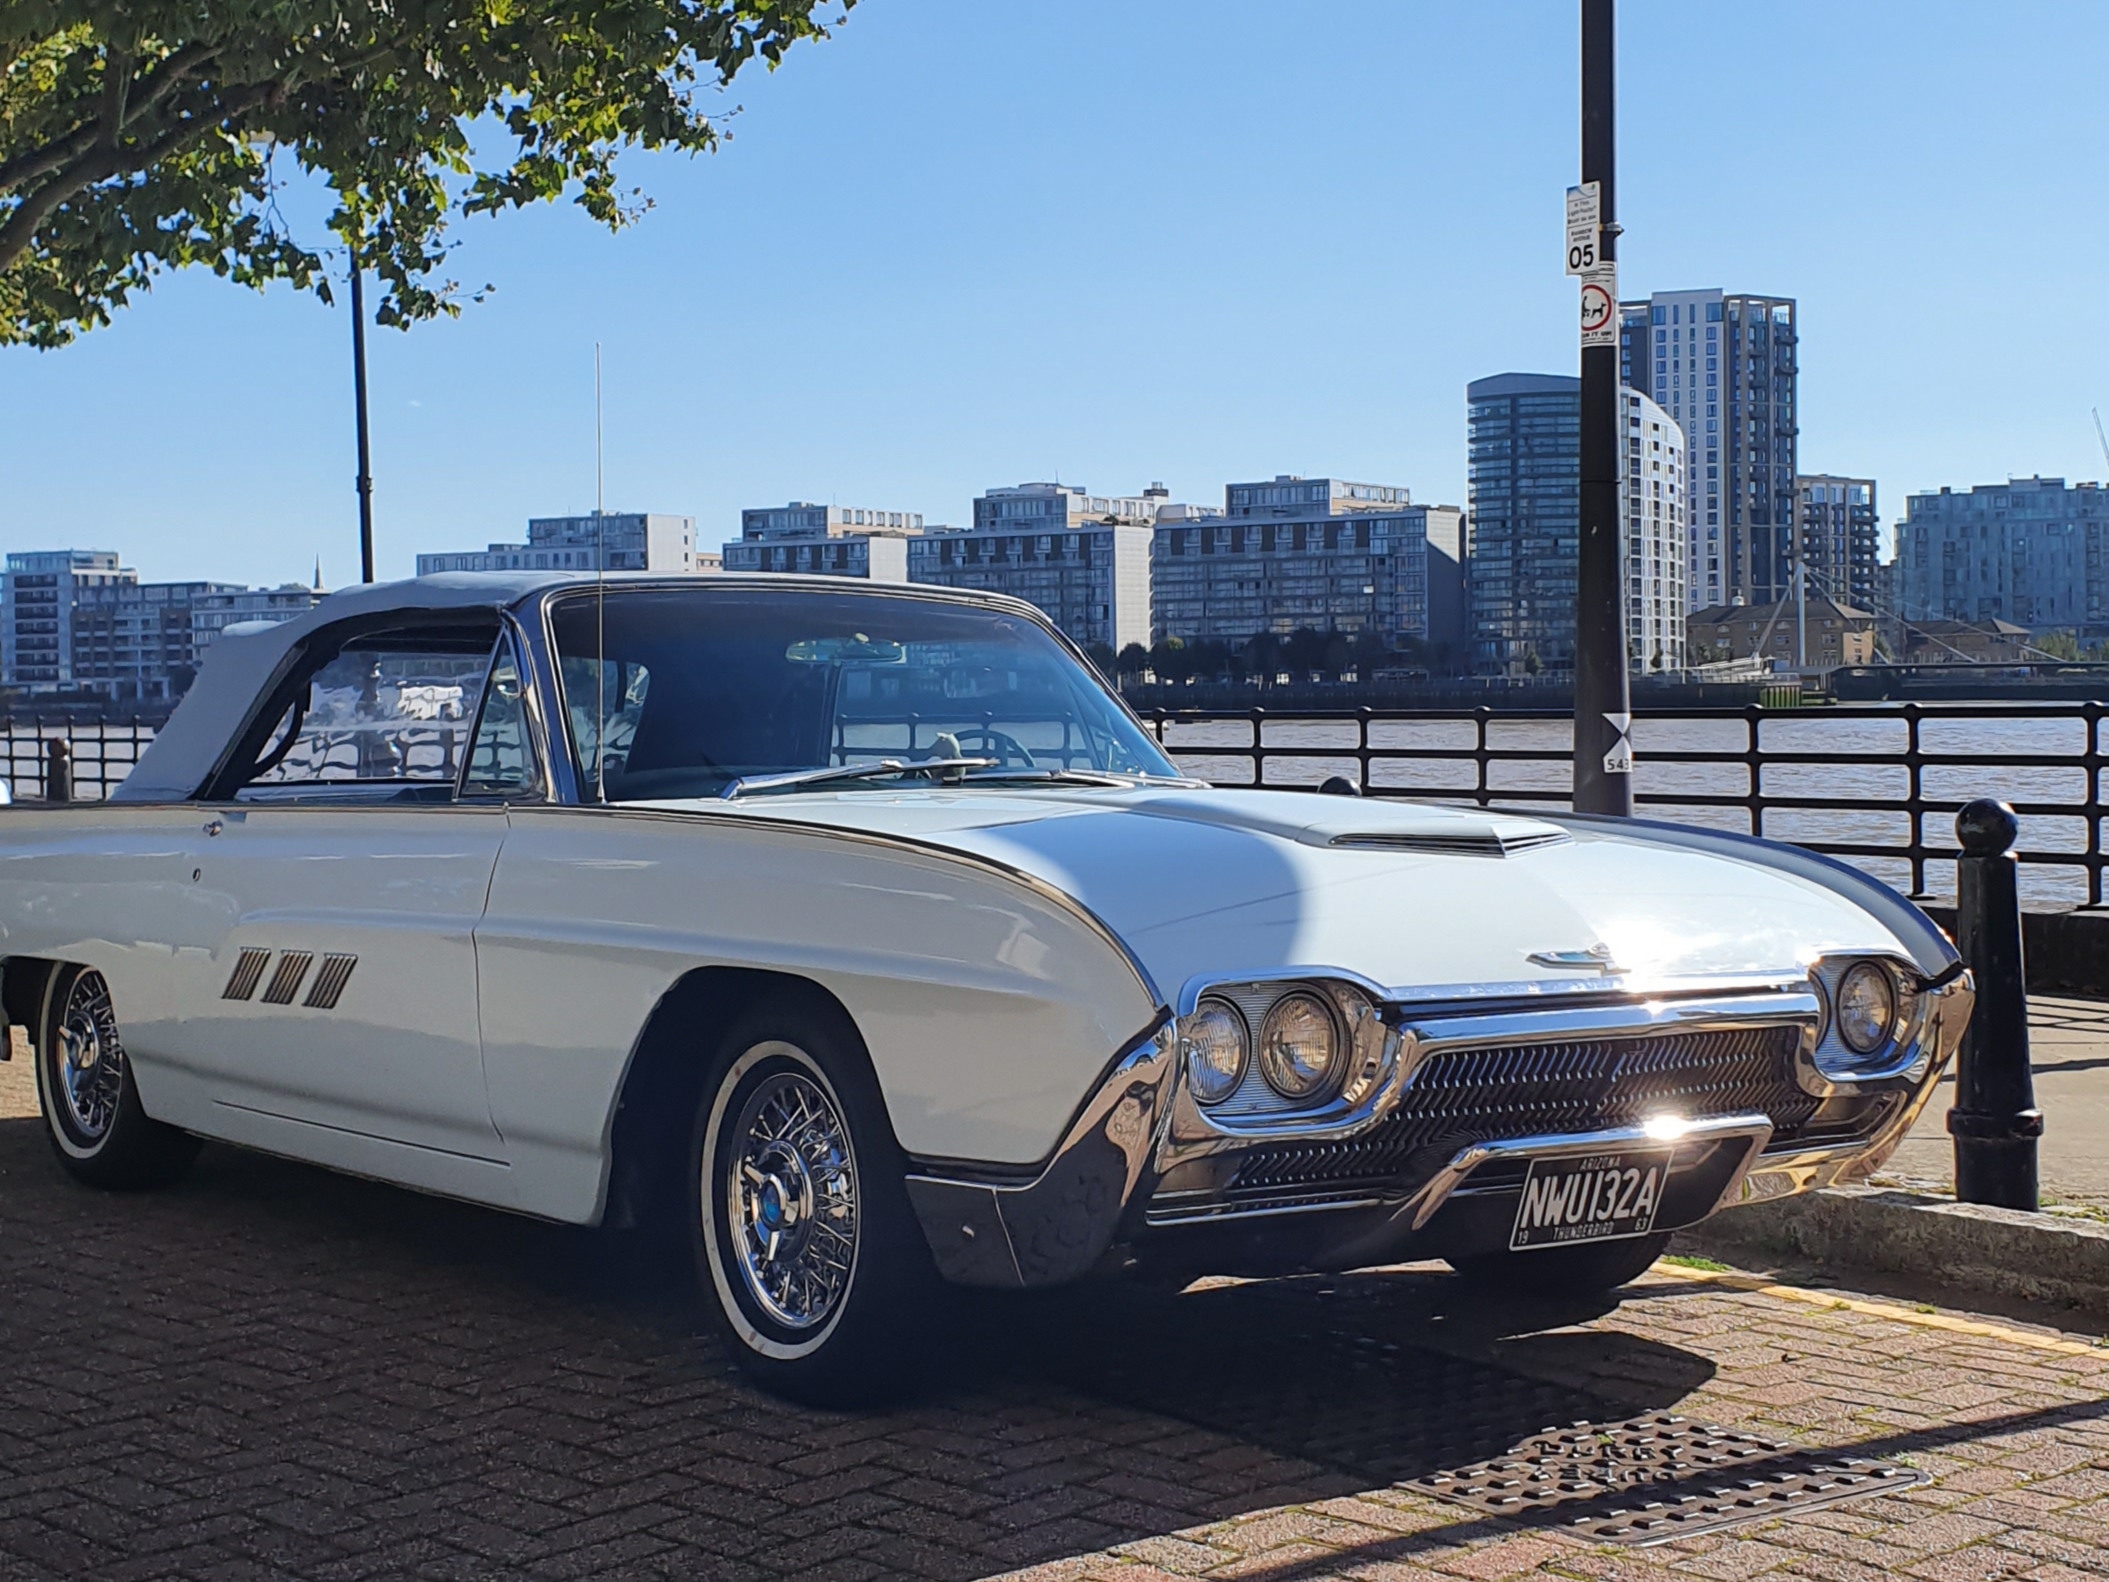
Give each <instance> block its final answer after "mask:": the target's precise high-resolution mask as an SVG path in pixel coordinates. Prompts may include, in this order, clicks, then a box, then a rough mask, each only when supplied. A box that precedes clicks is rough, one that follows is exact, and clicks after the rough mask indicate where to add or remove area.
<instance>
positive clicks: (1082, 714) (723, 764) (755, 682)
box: [551, 588, 1178, 802]
mask: <svg viewBox="0 0 2109 1582" xmlns="http://www.w3.org/2000/svg"><path fill="white" fill-rule="evenodd" d="M600 603H601V600H600V599H599V598H598V597H597V596H596V595H594V594H592V593H590V592H586V593H579V594H574V595H567V596H565V597H564V598H563V599H561V600H560V601H559V602H558V603H557V605H556V606H555V608H554V610H553V611H552V613H551V623H552V626H553V628H554V630H555V634H556V649H557V658H558V668H559V673H560V675H561V676H562V679H563V685H564V714H565V717H566V720H567V722H568V724H569V726H570V730H571V743H572V750H573V753H574V757H575V761H576V763H577V764H578V766H579V776H580V787H581V794H582V795H583V796H584V797H585V798H586V799H588V800H600V798H601V790H600V787H599V786H598V784H597V783H596V776H604V777H605V780H606V800H608V801H610V802H623V801H642V800H651V799H655V798H661V797H689V796H715V795H719V794H722V793H723V792H724V790H725V789H726V787H728V786H729V785H731V784H732V783H733V782H735V781H738V780H742V779H747V778H750V777H752V776H756V775H776V774H790V773H796V772H799V771H803V770H812V769H828V768H836V767H840V766H843V765H852V764H862V763H870V764H877V763H879V762H881V761H882V760H886V759H895V760H899V761H901V762H904V763H914V762H919V761H923V760H928V759H961V758H972V759H986V760H989V762H988V763H987V764H986V765H978V766H976V767H975V768H974V769H973V770H972V771H970V772H969V774H968V778H970V779H980V780H989V781H992V782H997V783H1000V782H1001V781H1002V780H1003V779H1004V778H1005V777H1011V778H1014V779H1018V778H1025V777H1027V776H1036V775H1045V774H1048V773H1062V772H1089V773H1100V774H1117V775H1137V776H1152V777H1156V776H1162V777H1166V778H1176V777H1177V775H1178V771H1177V770H1176V769H1174V768H1173V767H1172V765H1171V763H1170V761H1169V760H1167V759H1166V758H1165V756H1164V754H1163V753H1162V752H1161V751H1159V750H1158V748H1157V746H1156V744H1155V743H1154V742H1152V741H1151V740H1150V738H1149V734H1148V733H1147V732H1146V731H1144V730H1143V729H1142V728H1141V727H1140V726H1139V725H1137V724H1136V723H1135V720H1134V718H1133V717H1132V716H1131V715H1129V714H1128V713H1127V711H1126V710H1125V709H1123V708H1122V707H1121V706H1120V705H1119V703H1117V702H1116V701H1115V700H1114V699H1113V698H1112V697H1111V696H1110V695H1109V694H1108V693H1107V691H1106V688H1105V686H1104V685H1103V684H1102V683H1101V682H1100V681H1099V679H1098V677H1097V676H1096V675H1095V674H1094V673H1093V672H1092V671H1091V670H1090V669H1089V668H1088V667H1086V666H1085V665H1083V664H1081V663H1080V662H1079V661H1078V660H1077V659H1075V658H1074V657H1073V656H1072V655H1071V654H1070V653H1069V651H1068V650H1067V649H1065V648H1064V647H1063V646H1062V645H1061V644H1060V643H1058V642H1056V641H1055V640H1054V639H1053V638H1052V637H1051V636H1049V635H1048V633H1047V632H1046V631H1045V630H1043V629H1042V628H1041V627H1040V626H1039V625H1038V624H1037V623H1035V622H1033V621H1030V620H1025V619H1021V618H1020V617H1018V616H1015V615H1007V614H1004V613H1002V612H999V611H989V610H977V609H973V608H971V607H963V606H959V605H953V604H945V603H940V602H938V601H935V600H923V599H914V598H899V597H888V596H886V595H883V594H870V593H850V592H844V593H839V594H838V593H832V592H820V591H816V590H811V589H790V588H787V589H784V590H783V591H781V592H778V591H775V590H773V589H772V590H767V591H761V590H755V589H731V588H727V589H712V588H679V589H657V588H654V589H634V590H611V591H610V592H609V593H608V594H607V596H606V600H605V603H606V609H605V612H603V611H602V610H601V609H600V607H599V606H600ZM885 783H886V782H885V781H883V780H875V781H871V782H863V781H854V780H852V781H838V782H833V783H830V784H828V785H826V786H825V787H824V789H826V790H828V791H830V792H834V791H841V790H853V789H855V788H857V787H858V786H860V785H866V784H870V785H883V784H885ZM816 789H822V788H821V787H816Z"/></svg>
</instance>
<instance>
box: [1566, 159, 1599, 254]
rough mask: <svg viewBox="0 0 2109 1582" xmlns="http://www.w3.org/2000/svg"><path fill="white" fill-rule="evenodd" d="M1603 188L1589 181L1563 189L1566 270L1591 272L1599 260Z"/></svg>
mask: <svg viewBox="0 0 2109 1582" xmlns="http://www.w3.org/2000/svg"><path fill="white" fill-rule="evenodd" d="M1602 191H1603V189H1602V188H1601V187H1600V186H1599V185H1598V184H1597V183H1596V182H1593V181H1585V182H1583V183H1582V184H1581V185H1580V186H1579V187H1569V188H1568V189H1567V272H1568V273H1569V274H1570V275H1589V274H1594V273H1595V272H1596V271H1597V269H1598V268H1599V267H1600V266H1601V265H1602V262H1603V257H1602V254H1603V231H1604V226H1603V217H1604V208H1603V197H1602Z"/></svg>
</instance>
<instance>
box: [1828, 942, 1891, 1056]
mask: <svg viewBox="0 0 2109 1582" xmlns="http://www.w3.org/2000/svg"><path fill="white" fill-rule="evenodd" d="M1858 983H1873V984H1877V985H1879V986H1880V990H1881V995H1882V1014H1881V1016H1880V1017H1879V1018H1878V1019H1877V1020H1878V1023H1879V1025H1878V1026H1877V1027H1876V1028H1875V1029H1874V1031H1873V1033H1872V1035H1869V1036H1864V1037H1863V1036H1859V1035H1856V1034H1855V1032H1854V1031H1853V1030H1852V1029H1853V1027H1854V1026H1855V1024H1856V1023H1857V1021H1858V1013H1857V1010H1856V1008H1855V1006H1854V1004H1853V998H1854V996H1853V988H1854V985H1855V984H1858ZM1903 1004H1904V999H1903V995H1902V994H1901V993H1900V992H1899V991H1898V985H1897V975H1896V971H1895V969H1893V968H1892V967H1890V966H1889V964H1888V963H1887V962H1883V961H1877V960H1875V959H1873V958H1872V957H1870V958H1867V959H1864V960H1860V961H1856V962H1854V963H1853V964H1852V965H1851V966H1849V967H1847V968H1846V969H1845V971H1843V972H1841V973H1840V974H1839V975H1838V990H1837V993H1836V996H1835V998H1834V1004H1833V1005H1832V1007H1831V1024H1832V1026H1834V1027H1835V1028H1836V1029H1837V1032H1838V1041H1839V1042H1840V1043H1842V1044H1844V1045H1845V1047H1846V1048H1847V1049H1848V1050H1850V1051H1851V1052H1852V1053H1853V1054H1855V1055H1858V1056H1859V1057H1860V1058H1861V1059H1863V1060H1865V1059H1869V1058H1872V1057H1873V1056H1875V1055H1879V1054H1881V1053H1882V1051H1883V1050H1885V1049H1887V1048H1889V1047H1890V1045H1891V1044H1893V1043H1895V1042H1896V1040H1897V1034H1898V1031H1899V1028H1900V1025H1901V1022H1902V1015H1901V1013H1902V1010H1903ZM1864 1031H1865V1030H1864V1029H1863V1032H1864Z"/></svg>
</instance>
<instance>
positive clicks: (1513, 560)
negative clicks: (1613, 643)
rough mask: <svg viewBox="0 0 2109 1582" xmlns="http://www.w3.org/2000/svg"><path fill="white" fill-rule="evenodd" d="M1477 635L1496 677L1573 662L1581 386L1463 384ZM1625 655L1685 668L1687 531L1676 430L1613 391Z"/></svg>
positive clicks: (1562, 382) (1639, 399) (1517, 377)
mask: <svg viewBox="0 0 2109 1582" xmlns="http://www.w3.org/2000/svg"><path fill="white" fill-rule="evenodd" d="M1466 402H1467V420H1466V433H1467V446H1468V462H1467V467H1468V479H1469V487H1470V490H1471V511H1472V548H1471V559H1470V584H1471V642H1472V646H1473V664H1474V667H1475V668H1476V669H1477V670H1479V671H1481V672H1482V673H1485V674H1491V675H1527V674H1534V673H1536V672H1539V671H1550V672H1556V673H1557V672H1568V671H1572V670H1573V668H1574V633H1575V597H1576V573H1577V567H1578V564H1579V560H1580V545H1581V531H1582V452H1581V435H1582V382H1581V380H1579V379H1576V378H1574V377H1573V376H1571V375H1567V374H1517V373H1511V374H1497V375H1495V376H1494V377H1492V378H1489V379H1479V380H1475V381H1473V383H1472V384H1471V385H1469V386H1468V387H1467V388H1466ZM1619 456H1620V465H1621V475H1620V504H1621V510H1620V515H1621V519H1622V521H1623V522H1624V525H1625V532H1624V534H1623V544H1624V548H1623V568H1624V569H1623V575H1622V577H1621V579H1620V580H1621V584H1622V586H1623V587H1624V589H1625V597H1626V639H1627V651H1628V654H1629V656H1630V659H1631V663H1632V668H1633V669H1635V670H1636V671H1650V670H1674V669H1681V668H1682V667H1683V665H1684V658H1685V638H1684V616H1685V612H1686V610H1687V609H1688V608H1689V597H1690V590H1689V587H1688V584H1687V581H1686V576H1685V561H1686V555H1685V549H1686V546H1687V544H1688V541H1689V516H1688V502H1689V489H1690V484H1689V480H1688V478H1687V476H1686V474H1687V464H1686V450H1685V440H1684V434H1683V431H1682V430H1681V429H1680V428H1679V427H1678V426H1677V424H1676V422H1675V421H1674V420H1673V419H1672V418H1671V417H1670V415H1669V414H1668V413H1666V412H1664V411H1663V410H1662V408H1660V407H1659V406H1657V405H1656V404H1655V403H1654V402H1653V401H1651V400H1649V399H1648V398H1647V397H1646V396H1644V395H1642V394H1640V392H1638V391H1636V390H1623V391H1621V392H1620V446H1619Z"/></svg>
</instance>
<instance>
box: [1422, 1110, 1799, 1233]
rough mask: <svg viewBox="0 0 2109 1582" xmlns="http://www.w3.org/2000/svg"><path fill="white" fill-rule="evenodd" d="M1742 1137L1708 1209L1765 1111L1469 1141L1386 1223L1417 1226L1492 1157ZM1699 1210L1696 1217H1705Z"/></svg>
mask: <svg viewBox="0 0 2109 1582" xmlns="http://www.w3.org/2000/svg"><path fill="white" fill-rule="evenodd" d="M1738 1137H1740V1138H1744V1139H1746V1140H1747V1141H1748V1144H1749V1146H1748V1147H1746V1148H1745V1149H1744V1151H1743V1157H1742V1160H1741V1161H1740V1162H1739V1163H1738V1164H1737V1166H1736V1168H1735V1170H1734V1172H1733V1173H1732V1174H1731V1175H1730V1176H1729V1178H1728V1180H1727V1182H1726V1183H1725V1184H1724V1185H1723V1186H1722V1188H1721V1192H1720V1195H1719V1196H1718V1197H1717V1198H1716V1199H1715V1200H1714V1204H1713V1207H1712V1208H1709V1209H1708V1210H1707V1211H1706V1212H1707V1214H1711V1213H1713V1212H1714V1210H1715V1209H1718V1208H1719V1207H1720V1206H1721V1205H1722V1204H1723V1203H1725V1202H1727V1201H1729V1200H1730V1199H1731V1197H1733V1196H1734V1195H1735V1194H1736V1193H1738V1192H1739V1191H1741V1189H1742V1185H1743V1181H1744V1178H1745V1177H1746V1176H1747V1175H1748V1174H1749V1172H1750V1162H1751V1161H1752V1160H1753V1159H1755V1158H1756V1157H1757V1156H1758V1155H1759V1154H1760V1153H1762V1152H1763V1151H1764V1148H1765V1144H1766V1143H1768V1142H1770V1141H1771V1140H1772V1117H1771V1116H1769V1115H1756V1114H1752V1115H1721V1116H1715V1117H1712V1118H1710V1119H1706V1120H1697V1121H1688V1122H1686V1123H1685V1124H1684V1125H1683V1127H1682V1128H1680V1129H1679V1130H1678V1131H1677V1133H1676V1134H1675V1135H1674V1136H1663V1135H1659V1134H1658V1133H1656V1132H1652V1131H1650V1130H1649V1129H1648V1128H1647V1127H1645V1126H1617V1127H1612V1128H1611V1129H1609V1130H1607V1131H1601V1132H1553V1133H1549V1134H1547V1135H1545V1136H1542V1137H1509V1138H1504V1139H1502V1140H1501V1141H1499V1142H1486V1143H1474V1144H1473V1145H1472V1146H1471V1147H1469V1148H1463V1149H1460V1150H1459V1151H1458V1153H1457V1155H1456V1156H1455V1157H1454V1158H1452V1159H1451V1161H1450V1162H1449V1163H1448V1164H1446V1165H1444V1166H1443V1168H1442V1169H1440V1170H1438V1171H1436V1173H1435V1174H1434V1175H1433V1176H1430V1177H1429V1178H1428V1180H1427V1182H1426V1183H1425V1184H1424V1185H1422V1186H1421V1188H1420V1189H1419V1190H1418V1191H1416V1192H1415V1193H1414V1194H1413V1196H1411V1197H1410V1198H1408V1199H1407V1200H1406V1201H1405V1202H1404V1203H1403V1204H1401V1205H1400V1207H1399V1210H1398V1212H1397V1213H1396V1214H1394V1215H1393V1216H1392V1223H1393V1224H1394V1225H1399V1224H1400V1222H1401V1221H1404V1222H1405V1223H1404V1227H1403V1228H1405V1229H1407V1230H1419V1229H1420V1228H1421V1227H1422V1226H1424V1225H1426V1224H1427V1223H1428V1221H1430V1220H1431V1219H1433V1218H1435V1215H1436V1212H1437V1211H1438V1210H1439V1209H1441V1208H1442V1206H1443V1204H1445V1203H1446V1202H1448V1201H1449V1200H1450V1195H1451V1194H1452V1193H1453V1192H1455V1191H1456V1190H1457V1189H1458V1187H1459V1186H1461V1185H1462V1184H1463V1183H1464V1181H1465V1179H1466V1178H1467V1177H1468V1176H1470V1175H1471V1174H1472V1172H1473V1171H1475V1170H1477V1169H1478V1168H1479V1167H1480V1166H1481V1165H1483V1164H1486V1163H1488V1162H1490V1161H1492V1160H1497V1159H1518V1158H1523V1159H1562V1158H1572V1157H1574V1156H1575V1155H1578V1154H1593V1153H1600V1152H1602V1151H1604V1150H1606V1149H1611V1148H1662V1147H1670V1146H1674V1145H1677V1144H1681V1143H1690V1142H1721V1141H1727V1140H1730V1139H1734V1138H1738ZM1705 1217H1706V1216H1705V1215H1701V1216H1700V1218H1702V1219H1703V1218H1705Z"/></svg>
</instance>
